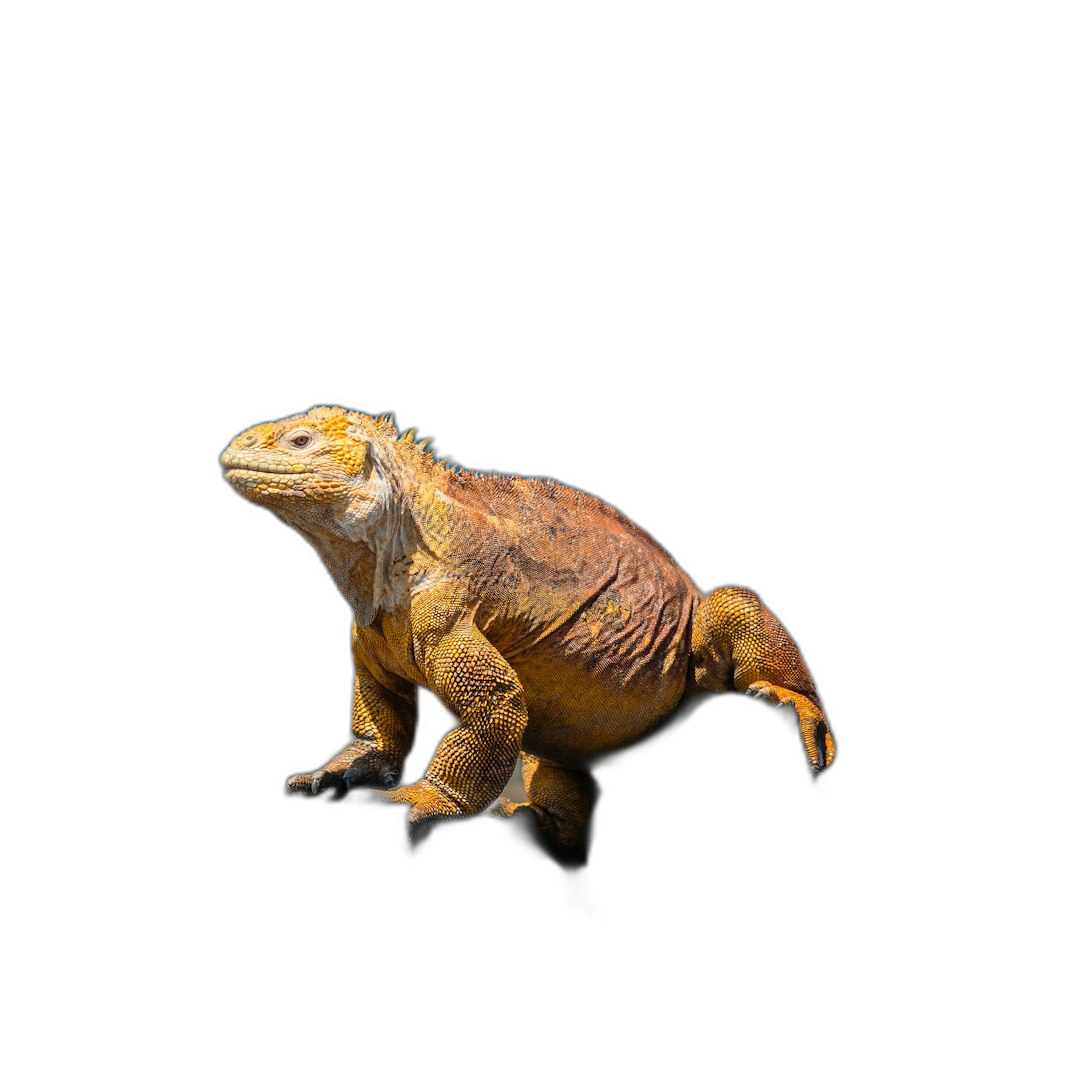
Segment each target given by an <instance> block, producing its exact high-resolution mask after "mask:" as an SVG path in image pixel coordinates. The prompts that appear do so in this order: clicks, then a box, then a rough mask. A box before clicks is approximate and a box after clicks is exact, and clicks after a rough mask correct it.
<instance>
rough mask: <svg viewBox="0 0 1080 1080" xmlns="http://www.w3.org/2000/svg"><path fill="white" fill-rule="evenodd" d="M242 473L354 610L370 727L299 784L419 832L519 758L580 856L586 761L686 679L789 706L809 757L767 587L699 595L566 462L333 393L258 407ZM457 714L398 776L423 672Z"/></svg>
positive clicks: (479, 799)
mask: <svg viewBox="0 0 1080 1080" xmlns="http://www.w3.org/2000/svg"><path fill="white" fill-rule="evenodd" d="M221 464H222V466H223V467H224V469H225V477H226V479H227V480H228V481H229V482H230V483H231V484H232V486H233V487H234V488H236V490H237V491H239V492H240V493H241V494H242V495H243V496H244V497H245V498H247V499H249V500H251V501H252V502H254V503H257V504H259V505H260V506H265V507H266V508H267V509H269V510H272V511H273V512H274V513H275V514H277V516H278V517H280V518H281V519H282V521H284V522H285V523H286V524H287V525H291V526H292V527H293V528H294V529H296V530H297V531H298V532H300V533H301V534H302V535H303V536H304V537H305V538H306V539H307V540H308V541H309V542H310V543H311V544H312V545H313V546H314V548H315V550H316V551H317V552H318V553H319V555H320V556H321V557H322V560H323V562H324V563H325V564H326V567H327V569H328V570H329V571H330V575H331V577H333V579H334V581H335V583H336V584H337V586H338V588H339V589H340V590H341V592H342V594H343V595H344V597H345V599H346V600H347V601H348V603H349V606H350V607H351V609H352V612H353V620H354V621H353V627H352V653H353V660H354V662H355V679H354V696H353V709H352V733H353V735H354V737H355V738H354V741H353V742H352V743H350V744H349V745H348V746H347V747H345V749H344V750H342V751H341V752H340V753H339V754H337V755H336V756H334V757H333V758H331V759H330V761H328V762H327V763H326V764H325V765H324V766H323V767H322V768H321V769H318V770H317V771H315V772H312V773H300V774H299V775H297V776H294V777H292V779H290V780H289V781H288V788H289V790H291V791H298V792H310V793H312V794H317V793H318V792H320V791H322V790H325V789H327V788H331V787H337V788H341V789H345V790H347V789H349V788H351V787H354V786H369V787H374V788H377V789H378V788H382V789H385V788H389V789H390V790H388V791H385V792H383V793H382V794H383V797H385V798H387V799H389V800H390V801H392V802H397V803H406V804H408V805H409V806H410V807H411V810H410V813H409V823H410V832H411V833H412V835H413V836H414V838H415V837H417V836H419V835H421V834H422V833H423V832H425V831H426V830H427V828H428V827H430V825H431V824H432V823H433V822H435V821H438V820H440V819H446V818H458V817H463V816H466V815H470V814H477V813H479V812H481V811H482V810H484V809H485V808H487V807H488V806H489V805H491V804H492V803H493V802H494V801H495V800H496V799H498V797H499V795H500V793H501V792H502V791H503V790H504V788H505V787H506V785H507V783H508V781H509V780H510V779H511V776H512V774H513V772H514V768H515V765H516V764H517V762H518V760H519V759H520V761H521V772H522V779H523V780H524V786H525V794H526V799H525V801H522V802H511V801H509V800H508V799H505V798H504V799H502V800H501V801H500V803H499V809H498V811H497V812H500V813H502V814H506V815H509V814H513V813H515V812H518V811H526V812H528V813H530V814H532V815H535V817H534V820H535V822H536V823H537V825H538V827H539V835H540V838H541V840H542V841H543V842H544V844H545V846H546V847H547V848H548V850H549V851H550V852H551V853H552V854H553V855H555V856H556V857H557V858H559V859H560V860H561V861H564V862H567V863H580V862H583V861H584V859H585V856H586V851H587V844H588V833H589V823H590V818H591V815H592V810H593V806H594V804H595V801H596V796H597V788H596V785H595V782H594V781H593V779H592V777H591V775H590V773H589V771H588V770H589V765H590V762H592V761H593V760H594V759H595V758H596V757H597V756H598V755H601V754H605V753H607V752H609V751H611V750H615V749H618V748H619V747H622V746H625V745H626V744H627V743H630V742H633V741H634V740H635V739H638V738H640V737H641V736H643V735H644V734H646V733H647V732H649V731H651V730H652V729H654V728H655V727H656V726H657V725H658V724H659V723H660V722H661V721H662V720H663V719H664V718H665V717H666V716H667V715H668V714H669V713H670V712H671V711H672V710H673V709H674V708H675V706H676V705H678V704H679V702H680V700H682V698H683V697H684V695H686V694H687V693H689V692H694V691H697V690H711V691H714V692H717V693H721V692H723V691H725V690H731V689H735V690H739V691H744V692H747V693H750V694H754V695H758V696H760V697H763V698H766V699H768V700H770V701H772V702H774V703H776V704H790V705H793V706H794V707H795V710H796V712H797V714H798V720H799V730H800V732H801V734H802V741H803V744H804V746H805V748H806V754H807V756H808V757H809V760H810V765H811V767H812V768H813V769H814V770H815V771H817V770H820V769H823V768H825V767H826V766H828V765H829V764H831V762H832V760H833V755H834V753H835V751H834V746H833V739H832V735H831V733H830V730H829V726H828V722H827V721H826V718H825V714H824V712H823V711H822V707H821V701H820V699H819V697H818V693H817V690H816V688H815V686H814V681H813V679H812V678H811V677H810V673H809V672H808V671H807V669H806V665H805V664H804V663H803V659H802V656H801V655H800V653H799V650H798V649H797V648H796V646H795V643H794V642H793V641H792V640H791V638H790V637H789V636H788V634H787V631H786V630H785V629H784V627H783V626H781V624H780V623H779V621H778V620H777V619H776V617H775V616H774V615H773V614H772V613H771V612H770V611H769V609H768V608H766V607H765V605H764V604H763V603H762V602H761V600H760V599H759V598H758V597H757V595H756V594H755V593H753V592H751V591H750V590H749V589H743V588H735V587H725V588H720V589H717V590H716V591H715V592H712V593H710V594H709V595H707V596H706V595H703V594H702V593H701V592H699V591H698V589H697V588H696V587H695V586H694V584H693V582H692V581H691V580H690V578H689V577H687V575H686V574H685V573H684V572H683V571H682V570H681V569H680V568H679V567H678V566H677V565H676V563H675V562H674V560H673V559H672V558H671V556H670V555H669V554H668V553H667V552H666V551H665V550H664V549H663V548H662V547H660V545H659V544H658V543H656V541H655V540H653V539H652V537H650V536H649V535H648V534H647V533H645V532H644V531H642V530H641V529H640V528H638V527H637V526H636V525H634V524H633V523H632V522H630V521H628V520H627V519H626V518H625V517H624V516H623V515H622V514H620V513H619V512H618V511H617V510H615V509H614V508H612V507H611V506H608V505H607V504H606V503H604V502H602V501H601V500H600V499H597V498H594V497H593V496H592V495H587V494H585V493H584V492H582V491H578V490H575V489H574V488H571V487H567V486H564V485H563V484H560V483H556V482H555V481H552V480H541V479H527V478H522V477H516V476H502V475H498V474H486V473H476V472H470V471H468V470H465V469H461V468H459V467H457V466H455V465H451V464H449V463H447V462H445V461H442V460H439V459H437V458H436V457H435V456H434V454H433V453H432V452H431V450H430V449H429V448H428V447H427V445H426V442H425V441H416V439H415V437H414V432H411V431H410V432H407V433H405V434H403V435H399V434H398V431H397V429H396V427H395V426H394V423H393V421H392V419H391V418H390V417H389V416H380V417H375V416H371V415H368V414H365V413H359V412H349V411H346V410H345V409H341V408H336V407H334V408H330V407H318V408H314V409H311V410H310V411H309V412H307V413H303V414H301V415H298V416H292V417H289V418H287V419H284V420H278V421H274V422H271V423H265V424H259V425H258V426H256V427H253V428H250V429H249V430H247V431H245V432H243V433H242V434H241V435H238V436H237V437H236V438H235V439H234V440H233V441H232V443H231V444H230V445H229V447H228V449H226V450H225V452H224V453H223V454H222V455H221ZM418 686H422V687H426V688H428V689H430V690H432V691H433V692H434V693H435V694H437V695H438V697H439V698H440V700H441V701H442V702H443V703H444V704H445V705H446V707H447V708H448V709H450V710H451V711H452V712H453V713H454V714H455V715H456V716H457V718H458V721H459V723H458V726H457V727H456V728H454V729H453V730H452V731H451V732H450V733H449V734H448V735H447V736H446V737H445V738H444V739H443V740H442V743H441V744H440V746H439V748H438V751H437V752H436V754H435V757H434V759H433V760H432V762H431V765H430V766H429V767H428V770H427V775H426V776H425V777H424V779H422V780H419V781H418V782H417V783H414V784H407V785H405V786H394V785H396V784H398V781H399V780H400V777H401V771H402V765H403V763H404V760H405V755H406V754H407V753H408V752H409V749H410V747H411V745H412V741H413V733H414V729H415V724H416V688H417V687H418Z"/></svg>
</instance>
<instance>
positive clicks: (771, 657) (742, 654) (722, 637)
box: [691, 587, 836, 772]
mask: <svg viewBox="0 0 1080 1080" xmlns="http://www.w3.org/2000/svg"><path fill="white" fill-rule="evenodd" d="M691 650H692V653H693V663H694V672H693V676H694V683H695V685H697V686H700V687H702V688H703V689H706V690H713V691H715V692H717V693H722V692H723V691H725V690H730V689H732V688H734V689H736V690H741V691H743V692H745V693H749V694H754V695H756V696H759V697H764V698H766V699H767V700H769V701H772V702H773V703H774V704H776V705H794V706H795V711H796V712H797V713H798V716H799V732H800V734H801V735H802V740H803V746H804V747H805V748H806V756H807V758H808V759H809V761H810V767H811V768H812V769H814V771H815V772H816V771H819V770H821V769H824V768H826V767H827V766H829V765H831V764H832V761H833V757H834V756H835V754H836V748H835V746H834V744H833V737H832V733H831V731H830V730H829V722H828V720H826V718H825V712H824V710H823V709H822V707H821V701H820V699H819V698H818V693H817V688H816V687H815V686H814V680H813V679H812V678H811V677H810V672H809V671H807V669H806V664H805V662H804V661H803V658H802V654H801V653H800V652H799V649H798V646H796V644H795V642H794V641H792V640H791V637H790V636H789V634H788V632H787V631H786V630H785V629H784V627H783V626H782V625H781V623H780V620H779V619H777V618H776V616H775V615H773V613H772V612H771V611H769V609H768V608H767V607H766V606H765V605H764V604H763V603H762V602H761V599H760V597H759V596H758V595H757V594H756V593H753V592H751V591H750V590H749V589H740V588H734V587H727V588H723V589H717V590H716V591H715V592H714V593H711V594H710V595H709V596H707V597H705V599H704V600H702V602H701V603H700V604H699V605H698V608H697V611H696V612H695V613H694V622H693V628H692V635H691Z"/></svg>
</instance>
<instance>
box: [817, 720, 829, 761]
mask: <svg viewBox="0 0 1080 1080" xmlns="http://www.w3.org/2000/svg"><path fill="white" fill-rule="evenodd" d="M826 731H828V728H826V727H825V723H824V721H821V720H819V721H818V722H817V726H816V727H815V728H814V746H815V747H816V748H817V768H818V769H824V768H825V762H826V760H827V759H828V754H827V750H826V747H825V733H826Z"/></svg>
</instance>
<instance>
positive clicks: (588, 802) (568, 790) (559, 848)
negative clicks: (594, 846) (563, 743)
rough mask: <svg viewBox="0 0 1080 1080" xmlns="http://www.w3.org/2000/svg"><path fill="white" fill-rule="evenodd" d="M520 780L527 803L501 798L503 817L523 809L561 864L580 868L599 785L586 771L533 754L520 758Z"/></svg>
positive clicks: (585, 849) (587, 845) (541, 838)
mask: <svg viewBox="0 0 1080 1080" xmlns="http://www.w3.org/2000/svg"><path fill="white" fill-rule="evenodd" d="M521 778H522V780H523V781H524V782H525V796H526V799H527V801H526V802H511V801H510V800H509V799H501V800H500V802H499V805H498V808H497V809H496V811H495V812H496V813H497V814H498V815H499V816H500V817H510V815H512V814H515V813H517V812H518V811H521V810H527V811H530V812H531V813H532V814H534V815H535V819H536V822H537V826H538V830H539V835H540V840H541V842H542V843H543V845H544V847H545V848H547V850H548V851H549V852H550V854H551V855H553V856H554V857H555V858H556V859H557V860H558V861H559V862H561V863H564V864H567V865H571V866H580V865H581V864H583V863H584V862H585V860H586V857H587V855H588V849H589V825H590V823H591V820H592V812H593V807H594V806H595V805H596V799H597V794H598V791H597V786H596V781H595V780H594V779H593V778H592V775H591V774H590V773H588V772H587V771H586V770H585V769H575V768H571V767H570V766H568V765H560V764H559V763H558V762H556V761H548V760H547V759H546V758H539V757H536V756H535V755H533V754H524V753H523V754H522V755H521Z"/></svg>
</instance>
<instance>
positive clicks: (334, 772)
mask: <svg viewBox="0 0 1080 1080" xmlns="http://www.w3.org/2000/svg"><path fill="white" fill-rule="evenodd" d="M400 778H401V762H399V761H397V760H395V759H394V758H391V757H390V755H389V754H386V753H385V752H384V751H382V750H379V749H376V748H375V747H374V746H372V744H371V743H370V742H367V741H366V740H362V739H360V740H357V741H356V742H354V743H353V744H352V745H351V746H347V747H346V748H345V749H344V750H342V751H341V753H340V754H338V755H337V757H335V758H332V759H331V760H330V761H328V762H327V763H326V764H325V765H324V766H323V767H322V768H321V769H318V770H317V771H315V772H313V773H297V775H296V776H291V777H289V780H288V782H287V784H286V787H287V788H288V789H289V791H302V792H304V793H305V794H308V795H318V794H319V792H320V791H326V790H327V789H330V788H336V789H338V790H340V791H342V792H346V791H349V790H350V789H351V788H354V787H375V788H387V787H391V786H393V785H394V784H396V783H397V782H398V780H399V779H400Z"/></svg>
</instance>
